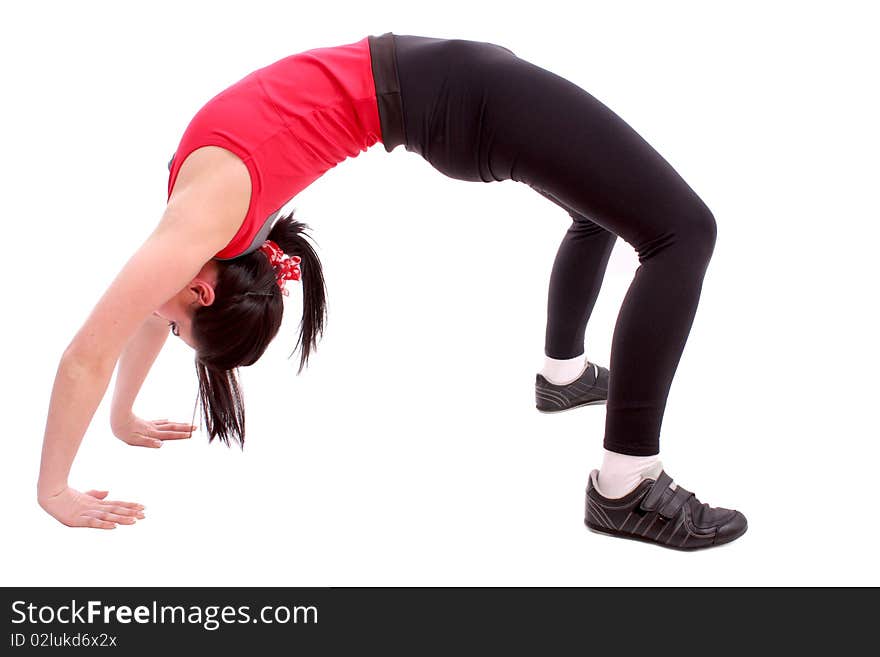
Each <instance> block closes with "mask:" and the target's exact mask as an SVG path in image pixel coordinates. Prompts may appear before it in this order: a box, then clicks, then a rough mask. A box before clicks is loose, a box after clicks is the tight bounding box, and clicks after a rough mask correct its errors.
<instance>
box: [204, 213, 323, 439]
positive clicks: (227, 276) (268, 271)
mask: <svg viewBox="0 0 880 657" xmlns="http://www.w3.org/2000/svg"><path fill="white" fill-rule="evenodd" d="M308 228H309V227H308V225H307V224H304V223H302V222H299V221H296V220H295V219H293V212H291V213H290V214H288V215H286V216H283V217H281V218H280V219H278V220H277V221H276V222H275V224H274V225H273V227H272V230H271V231H270V232H269V236H268V239H270V240H272V241H273V242H275V243H276V244H278V246H279V247H280V248H281V249H282V250H283V251H284V252H285V253H286V254H287V255H290V256H299V257H300V272H301V279H300V281H299V284H301V285H302V297H303V312H302V319H301V320H300V324H299V335H298V337H297V341H296V345H295V346H294V348H293V351H292V352H291V354H290V355H291V356H293V354H294V353H296V350H297V348H299V349H300V363H299V369H298V370H297V374H299V373H300V372H302V370H303V368H304V367H305V366H306V365H307V364H308V360H309V355H310V354H311V353H312V351H314V349H315V348H316V347H317V342H318V336H320V335H322V334H323V332H324V322H325V320H326V314H327V311H326V305H327V302H326V299H327V296H326V289H325V284H324V273H323V271H322V269H321V261H320V260H319V259H318V255H317V254H316V253H315V250H314V249H313V248H312V245H311V244H310V243H309V241H308V240H307V239H306V234H305V230H306V229H308ZM218 263H219V274H218V277H217V285H216V287H215V289H214V297H215V298H214V303H212V304H211V305H210V306H202V307H200V308H199V309H198V310H197V311H196V312H195V314H194V316H193V324H192V327H193V328H192V335H193V340H194V341H195V343H196V358H195V364H196V376H197V377H198V381H199V400H200V401H201V403H202V411H203V417H204V422H205V430H206V431H207V433H208V441H209V442H210V441H212V440H213V439H214V438H215V437H216V438H219V439H220V440H221V441H222V442H223V443H225V444H227V445H229V444H230V440H236V441H238V443H239V444H240V445H241V446H242V447H243V446H244V436H245V424H244V400H243V397H242V392H241V386H240V384H239V381H238V375H237V374H238V372H237V370H238V368H239V367H243V366H248V365H253V364H254V363H255V362H256V361H257V360H259V358H260V356H262V355H263V352H264V351H265V350H266V347H268V346H269V343H270V342H271V341H272V339H273V338H274V337H275V335H276V334H277V333H278V329H279V328H280V327H281V319H282V315H283V312H284V304H283V302H282V299H283V296H282V294H281V290H280V288H279V287H278V284H277V282H276V278H275V270H274V268H273V267H272V265H271V264H270V263H269V259H268V258H267V257H266V255H265V254H264V253H263V252H262V251H259V250H257V251H254V252H253V253H249V254H247V255H244V256H241V257H238V258H234V259H232V260H228V261H226V260H221V261H218ZM296 284H297V283H296V281H287V288H288V289H292V288H293V286H295V285H296Z"/></svg>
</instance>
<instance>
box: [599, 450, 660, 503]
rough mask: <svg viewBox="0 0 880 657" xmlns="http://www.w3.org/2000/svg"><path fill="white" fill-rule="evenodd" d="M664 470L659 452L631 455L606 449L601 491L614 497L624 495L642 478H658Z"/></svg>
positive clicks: (606, 495) (603, 460) (600, 478)
mask: <svg viewBox="0 0 880 657" xmlns="http://www.w3.org/2000/svg"><path fill="white" fill-rule="evenodd" d="M662 471H663V464H662V463H661V462H660V455H659V454H655V455H654V456H630V455H629V454H619V453H617V452H610V451H608V450H607V449H606V450H605V457H604V458H603V459H602V467H601V468H599V482H598V483H599V486H598V488H599V493H601V494H602V496H603V497H608V498H612V499H613V498H617V497H623V496H624V495H626V494H627V493H629V492H630V491H632V490H634V489H635V487H636V486H638V485H639V484H640V483H641V482H642V479H656V478H657V477H659V476H660V473H661V472H662ZM673 488H674V484H673Z"/></svg>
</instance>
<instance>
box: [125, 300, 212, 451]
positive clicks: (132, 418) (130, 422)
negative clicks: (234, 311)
mask: <svg viewBox="0 0 880 657" xmlns="http://www.w3.org/2000/svg"><path fill="white" fill-rule="evenodd" d="M168 333H169V330H168V322H167V321H165V320H164V319H162V318H161V317H159V316H157V315H154V314H150V315H149V316H148V317H147V318H146V319H145V320H144V322H143V324H141V325H140V327H139V328H138V330H137V333H135V334H134V336H133V337H132V338H131V340H129V341H128V344H127V345H125V349H124V350H123V352H122V355H121V356H120V357H119V364H118V366H117V370H116V389H115V390H114V391H113V402H112V404H111V407H110V430H111V431H112V432H113V435H114V436H116V437H117V438H119V439H120V440H121V441H123V442H126V443H128V444H129V445H136V446H139V447H152V448H157V447H161V446H162V441H164V440H177V439H181V438H190V437H192V432H193V430H195V428H196V427H195V426H194V425H191V424H189V423H188V422H187V423H183V422H169V421H168V420H167V419H163V420H153V421H147V420H142V419H141V418H139V417H138V416H136V415H135V414H134V411H133V406H134V402H135V400H136V399H137V396H138V392H139V391H140V389H141V387H142V386H143V384H144V380H145V379H146V378H147V374H148V373H149V371H150V368H151V367H152V366H153V363H154V362H155V361H156V357H157V356H158V355H159V352H160V351H162V346H163V345H164V344H165V341H166V340H167V339H168Z"/></svg>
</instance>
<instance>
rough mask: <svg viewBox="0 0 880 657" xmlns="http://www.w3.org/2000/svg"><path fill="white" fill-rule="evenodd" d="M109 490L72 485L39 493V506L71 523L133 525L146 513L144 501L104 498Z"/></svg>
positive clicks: (101, 526) (102, 526)
mask: <svg viewBox="0 0 880 657" xmlns="http://www.w3.org/2000/svg"><path fill="white" fill-rule="evenodd" d="M105 497H107V491H106V490H90V491H88V492H85V493H80V492H79V491H77V490H73V489H72V488H70V487H66V488H64V489H63V490H62V491H61V492H59V493H56V494H54V495H50V496H46V497H42V496H41V497H40V498H39V502H40V506H41V507H43V509H45V511H46V512H47V513H48V514H49V515H50V516H52V517H53V518H55V519H56V520H57V521H58V522H60V523H62V524H64V525H67V526H68V527H94V528H95V529H116V525H117V524H119V525H133V524H134V523H135V522H136V521H137V520H138V519H142V518H143V517H144V505H143V504H135V503H134V502H118V501H116V500H109V501H108V500H105V499H104V498H105Z"/></svg>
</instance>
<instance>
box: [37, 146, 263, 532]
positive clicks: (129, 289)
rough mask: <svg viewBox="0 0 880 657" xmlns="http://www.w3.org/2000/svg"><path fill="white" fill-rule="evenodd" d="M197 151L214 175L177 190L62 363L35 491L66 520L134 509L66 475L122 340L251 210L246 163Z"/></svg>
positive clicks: (91, 519)
mask: <svg viewBox="0 0 880 657" xmlns="http://www.w3.org/2000/svg"><path fill="white" fill-rule="evenodd" d="M200 150H201V151H203V152H206V155H205V159H210V158H212V157H214V158H218V159H215V164H214V166H213V167H212V168H211V169H210V171H211V175H203V176H197V177H192V176H191V177H189V178H188V180H187V184H186V185H185V186H184V187H183V188H182V189H181V190H180V191H179V192H178V190H175V197H174V198H172V202H170V203H169V205H168V207H167V208H166V211H165V214H164V215H163V217H162V221H161V222H160V223H159V225H158V226H157V228H156V229H155V230H154V231H153V233H152V234H151V235H150V236H149V237H148V238H147V240H146V241H145V242H144V243H143V245H142V246H141V247H140V248H139V249H138V250H137V251H136V252H135V253H134V255H133V256H132V257H131V258H130V259H129V260H128V262H127V263H126V264H125V265H124V267H123V268H122V270H121V271H120V272H119V274H118V275H117V276H116V278H115V279H114V280H113V282H112V283H111V285H110V287H109V288H108V289H107V291H106V292H105V293H104V294H103V296H102V297H101V298H100V299H99V301H98V303H97V305H96V306H95V307H94V309H93V310H92V312H91V314H90V315H89V317H88V318H87V319H86V321H85V323H84V324H83V326H82V327H81V328H80V330H79V331H78V332H77V334H76V335H75V336H74V338H73V340H72V341H71V343H70V344H69V345H68V347H67V349H66V350H65V352H64V355H63V356H62V358H61V361H60V363H59V366H58V370H57V372H56V377H55V383H54V385H53V388H52V395H51V398H50V401H49V413H48V418H47V421H46V429H45V434H44V437H43V452H42V460H41V464H40V476H39V481H38V484H37V496H38V501H39V502H40V505H41V506H42V507H43V508H44V509H45V510H46V511H47V512H48V513H50V514H51V515H52V516H54V517H55V518H56V519H58V520H59V521H61V522H62V523H64V524H66V525H71V526H90V527H100V528H107V529H110V528H112V527H114V526H115V525H114V524H113V523H115V522H125V517H126V516H128V517H130V516H131V514H130V513H126V510H128V511H130V510H131V508H132V506H125V504H128V503H111V502H106V501H103V497H102V496H101V495H90V494H88V493H86V494H83V493H79V492H78V491H75V490H73V489H71V488H70V487H69V486H68V481H67V480H68V474H69V472H70V468H71V465H72V463H73V459H74V457H75V456H76V452H77V450H78V449H79V445H80V443H81V442H82V438H83V435H84V434H85V432H86V429H87V428H88V425H89V423H90V422H91V419H92V417H93V416H94V413H95V410H96V409H97V407H98V404H99V403H100V401H101V399H102V397H103V396H104V393H105V392H106V390H107V387H108V385H109V382H110V377H111V375H112V373H113V368H114V367H115V365H116V362H117V360H118V359H119V357H120V355H121V353H122V351H123V349H124V348H125V345H126V344H127V343H128V342H129V340H130V339H131V338H132V336H133V335H134V334H135V332H136V331H137V330H138V328H139V327H140V326H141V325H142V324H143V323H144V321H145V320H146V318H147V316H148V315H150V314H151V313H152V312H153V310H155V309H156V308H158V307H160V306H161V305H162V304H163V303H164V302H165V301H167V300H168V299H169V298H171V297H172V296H174V294H176V293H177V292H178V291H179V290H181V289H182V288H183V287H184V286H185V285H186V284H187V283H188V282H189V281H190V280H192V278H193V277H194V276H195V275H196V274H197V273H198V272H199V270H200V269H201V267H202V265H204V263H205V262H207V261H208V260H209V259H210V258H211V257H213V254H215V253H216V252H217V251H219V250H220V249H221V248H223V246H225V245H226V244H227V243H228V242H229V240H230V239H232V236H233V235H234V234H235V232H236V231H237V230H238V228H239V226H240V225H241V221H242V218H243V217H244V216H245V214H246V211H247V202H248V200H249V195H250V179H249V178H247V179H246V180H247V191H248V193H247V195H245V196H244V198H243V199H242V197H241V194H239V193H238V192H240V191H241V184H242V178H241V175H242V170H244V175H245V176H247V170H246V168H245V167H244V164H243V163H242V162H241V161H240V160H237V159H236V160H235V162H237V164H230V159H229V158H230V157H232V156H231V154H229V153H228V151H222V153H225V155H223V154H219V155H217V154H216V153H215V152H208V149H200ZM215 151H221V149H215ZM192 157H193V156H192V155H190V156H189V157H188V158H187V160H189V159H190V158H192ZM239 165H240V166H239ZM180 182H181V178H178V183H180ZM242 200H243V201H244V203H242ZM98 492H99V491H92V493H98ZM104 495H106V493H104Z"/></svg>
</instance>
